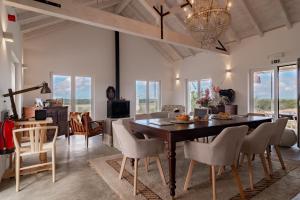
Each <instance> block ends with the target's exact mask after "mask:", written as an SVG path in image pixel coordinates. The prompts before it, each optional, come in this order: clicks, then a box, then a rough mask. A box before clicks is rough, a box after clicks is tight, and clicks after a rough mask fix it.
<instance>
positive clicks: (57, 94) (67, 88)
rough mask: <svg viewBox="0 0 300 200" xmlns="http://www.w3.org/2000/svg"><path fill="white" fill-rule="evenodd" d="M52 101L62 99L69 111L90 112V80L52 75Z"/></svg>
mask: <svg viewBox="0 0 300 200" xmlns="http://www.w3.org/2000/svg"><path fill="white" fill-rule="evenodd" d="M52 90H53V99H63V105H64V106H68V107H69V110H70V111H76V112H90V113H91V115H92V116H93V112H92V111H93V109H92V78H91V77H84V76H75V77H73V76H68V75H58V74H53V75H52Z"/></svg>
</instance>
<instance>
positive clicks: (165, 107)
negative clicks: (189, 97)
mask: <svg viewBox="0 0 300 200" xmlns="http://www.w3.org/2000/svg"><path fill="white" fill-rule="evenodd" d="M175 110H179V113H184V112H185V107H184V106H183V105H163V107H162V109H161V111H162V112H174V111H175Z"/></svg>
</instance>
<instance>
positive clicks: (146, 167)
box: [144, 157, 149, 173]
mask: <svg viewBox="0 0 300 200" xmlns="http://www.w3.org/2000/svg"><path fill="white" fill-rule="evenodd" d="M144 163H145V169H146V172H147V173H148V166H149V163H148V157H146V158H144Z"/></svg>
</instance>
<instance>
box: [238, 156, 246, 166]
mask: <svg viewBox="0 0 300 200" xmlns="http://www.w3.org/2000/svg"><path fill="white" fill-rule="evenodd" d="M244 160H245V154H244V153H242V157H241V160H240V163H239V164H240V165H241V166H242V165H243V163H244Z"/></svg>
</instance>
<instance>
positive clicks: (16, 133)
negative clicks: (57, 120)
mask: <svg viewBox="0 0 300 200" xmlns="http://www.w3.org/2000/svg"><path fill="white" fill-rule="evenodd" d="M47 130H55V131H54V137H53V139H52V144H53V145H55V142H56V138H57V131H58V127H57V126H41V127H32V128H20V129H14V130H13V138H14V143H15V148H16V152H17V153H21V151H22V150H25V152H26V153H39V152H41V151H43V144H44V143H45V140H46V139H47V135H46V134H47ZM24 132H28V133H29V145H27V146H23V144H21V138H22V134H23V133H24Z"/></svg>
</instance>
